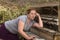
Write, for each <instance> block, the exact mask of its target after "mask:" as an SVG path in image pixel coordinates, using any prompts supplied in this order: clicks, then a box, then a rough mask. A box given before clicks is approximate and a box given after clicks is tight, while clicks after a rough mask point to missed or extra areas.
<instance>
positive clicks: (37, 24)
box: [33, 13, 43, 28]
mask: <svg viewBox="0 0 60 40" xmlns="http://www.w3.org/2000/svg"><path fill="white" fill-rule="evenodd" d="M36 15H37V16H38V18H39V23H34V24H33V26H34V27H38V28H40V27H43V22H42V20H41V17H40V15H39V14H38V13H37V14H36Z"/></svg>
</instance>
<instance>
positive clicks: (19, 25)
mask: <svg viewBox="0 0 60 40" xmlns="http://www.w3.org/2000/svg"><path fill="white" fill-rule="evenodd" d="M23 29H24V22H23V21H21V20H20V21H19V23H18V32H19V33H20V34H21V35H22V36H23V37H24V38H25V39H28V40H29V39H33V37H29V36H28V35H27V34H26V33H25V32H24V31H23Z"/></svg>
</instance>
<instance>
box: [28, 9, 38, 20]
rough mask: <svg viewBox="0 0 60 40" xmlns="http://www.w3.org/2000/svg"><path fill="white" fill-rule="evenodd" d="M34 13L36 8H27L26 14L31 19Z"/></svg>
mask: <svg viewBox="0 0 60 40" xmlns="http://www.w3.org/2000/svg"><path fill="white" fill-rule="evenodd" d="M36 13H37V11H36V9H28V10H27V15H28V18H29V19H30V20H33V19H34V18H35V16H36Z"/></svg>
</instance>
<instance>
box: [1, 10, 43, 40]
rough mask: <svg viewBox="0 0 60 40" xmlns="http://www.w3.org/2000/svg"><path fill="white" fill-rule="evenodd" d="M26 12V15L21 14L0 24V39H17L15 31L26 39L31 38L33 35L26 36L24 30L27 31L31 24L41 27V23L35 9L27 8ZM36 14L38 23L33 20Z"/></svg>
mask: <svg viewBox="0 0 60 40" xmlns="http://www.w3.org/2000/svg"><path fill="white" fill-rule="evenodd" d="M27 13H28V14H27V15H22V16H19V17H18V18H16V19H13V20H9V21H6V22H5V23H2V24H0V40H19V37H18V35H17V33H19V34H20V35H22V37H24V38H25V39H26V40H31V39H33V38H34V36H28V35H27V34H26V31H29V29H30V28H31V27H32V26H33V27H38V28H40V27H43V23H42V20H41V17H40V15H39V14H38V13H37V11H36V10H35V9H29V10H28V11H27ZM36 16H38V18H39V23H36V22H35V21H34V18H35V17H36Z"/></svg>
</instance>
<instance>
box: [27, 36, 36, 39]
mask: <svg viewBox="0 0 60 40" xmlns="http://www.w3.org/2000/svg"><path fill="white" fill-rule="evenodd" d="M34 38H35V36H30V37H29V38H27V40H33V39H34Z"/></svg>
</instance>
